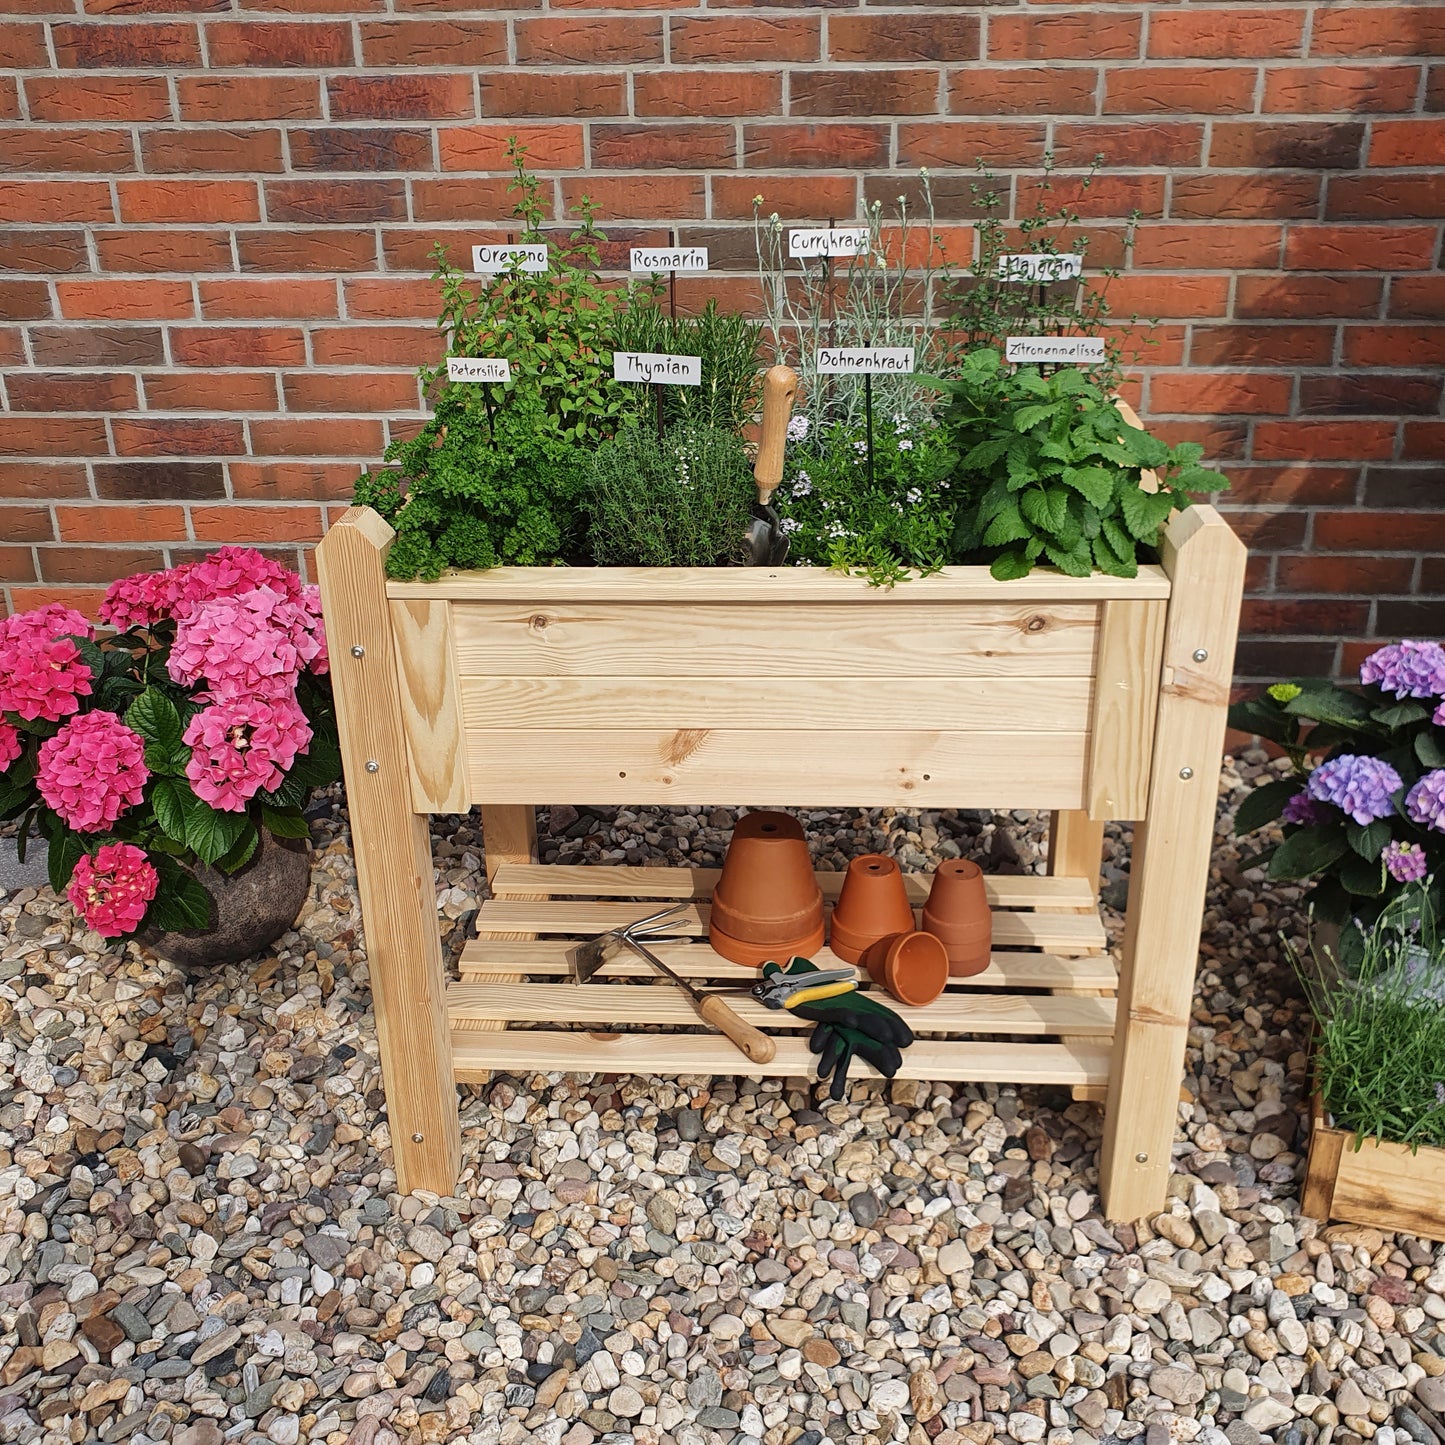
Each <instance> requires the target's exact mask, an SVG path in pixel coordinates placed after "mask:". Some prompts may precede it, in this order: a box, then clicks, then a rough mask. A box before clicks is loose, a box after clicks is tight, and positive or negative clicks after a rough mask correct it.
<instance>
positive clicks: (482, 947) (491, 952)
mask: <svg viewBox="0 0 1445 1445" xmlns="http://www.w3.org/2000/svg"><path fill="white" fill-rule="evenodd" d="M570 947H571V940H565V939H548V938H542V939H536V940H533V941H531V942H526V943H509V942H506V941H505V940H502V939H498V938H476V939H473V940H472V941H471V942H469V943H468V944H467V945H466V947H465V948H464V949H463V950H462V961H461V975H462V981H463V982H464V983H480V982H483V981H487V980H490V981H493V982H496V983H501V982H509V983H511V982H515V981H516V978H517V975H519V974H530V975H540V976H545V977H551V978H565V977H566V976H567V975H568V974H569V972H570V970H569V967H568V964H567V950H568V948H570ZM653 952H654V953H656V954H658V955H659V957H661V959H662V961H663V962H664V963H666V964H668V965H669V966H670V967H671V968H672V969H673V970H674V971H675V972H677V973H680V974H682V976H683V977H684V978H701V979H712V980H714V981H717V982H728V981H731V982H736V981H737V980H738V978H739V977H740V976H742V977H744V978H745V977H746V976H747V975H748V974H749V973H750V972H751V970H748V969H740V968H739V967H738V966H737V964H735V963H729V962H728V960H727V959H725V958H723V957H721V955H719V954H717V953H714V952H713V950H712V949H711V948H710V947H709V946H708V945H707V944H706V943H657V944H654V945H653ZM813 962H814V963H816V964H817V965H818V967H819V968H833V967H836V966H838V965H840V964H841V963H842V960H841V959H839V958H836V957H835V956H834V955H833V952H832V950H831V949H827V948H825V949H822V950H820V951H819V952H818V953H816V954H814V955H813ZM651 976H652V969H650V968H649V967H648V966H647V964H645V963H643V962H642V961H641V960H640V959H632V958H626V957H619V958H615V959H613V960H611V961H610V962H609V963H608V965H607V971H606V977H608V978H649V977H651ZM1117 983H1118V975H1117V974H1116V973H1115V971H1114V965H1113V962H1112V960H1111V959H1110V958H1109V956H1108V955H1107V954H1097V953H1094V954H1080V955H1077V956H1073V957H1065V956H1064V955H1062V954H1055V953H1011V952H1005V951H1000V952H997V953H995V954H993V956H992V957H991V959H990V961H989V966H988V967H987V968H986V969H984V971H983V972H982V973H977V974H974V975H973V977H972V978H955V979H951V980H950V981H949V987H950V988H959V989H984V988H1015V989H1016V988H1090V989H1099V990H1103V991H1112V990H1113V989H1114V987H1115V986H1116V984H1117Z"/></svg>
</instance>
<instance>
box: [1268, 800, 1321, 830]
mask: <svg viewBox="0 0 1445 1445" xmlns="http://www.w3.org/2000/svg"><path fill="white" fill-rule="evenodd" d="M1279 816H1280V819H1281V821H1283V822H1285V823H1301V824H1303V825H1304V826H1306V827H1308V826H1309V825H1310V824H1311V823H1323V822H1324V821H1325V819H1326V817H1328V816H1329V815H1328V814H1327V813H1326V812H1325V810H1324V809H1323V808H1322V807H1321V806H1320V805H1319V804H1318V803H1317V802H1316V801H1315V800H1314V799H1313V798H1312V797H1310V795H1309V794H1308V793H1307V792H1298V793H1296V794H1295V795H1294V797H1292V798H1291V799H1290V800H1289V801H1288V802H1287V803H1286V804H1285V805H1284V811H1283V812H1282V813H1281V814H1280V815H1279Z"/></svg>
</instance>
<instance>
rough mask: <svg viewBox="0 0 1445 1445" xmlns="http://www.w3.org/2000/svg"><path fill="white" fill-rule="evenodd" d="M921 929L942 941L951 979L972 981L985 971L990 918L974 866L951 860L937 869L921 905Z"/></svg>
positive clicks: (980, 873) (990, 938) (980, 874)
mask: <svg viewBox="0 0 1445 1445" xmlns="http://www.w3.org/2000/svg"><path fill="white" fill-rule="evenodd" d="M923 927H924V928H925V930H926V931H927V932H929V933H931V934H933V935H934V936H935V937H936V938H939V939H941V940H942V941H943V946H944V947H945V948H946V949H947V950H948V971H949V973H950V974H952V975H953V977H954V978H972V977H973V975H974V974H976V973H982V972H983V971H984V969H986V968H987V967H988V959H989V952H990V949H991V948H992V945H993V915H992V913H990V912H989V907H988V898H987V896H986V894H985V893H984V887H983V870H982V869H981V868H980V867H979V866H978V864H977V863H970V862H968V861H967V859H964V858H951V859H949V860H948V861H947V862H946V863H940V864H939V865H938V868H937V871H936V872H935V873H934V875H933V887H932V888H931V889H930V890H929V894H928V902H927V903H925V904H924V905H923Z"/></svg>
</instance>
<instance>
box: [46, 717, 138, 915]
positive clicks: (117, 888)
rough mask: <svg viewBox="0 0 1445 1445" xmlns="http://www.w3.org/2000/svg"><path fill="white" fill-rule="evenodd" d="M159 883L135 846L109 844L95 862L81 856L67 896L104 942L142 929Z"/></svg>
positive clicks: (84, 855)
mask: <svg viewBox="0 0 1445 1445" xmlns="http://www.w3.org/2000/svg"><path fill="white" fill-rule="evenodd" d="M94 715H95V714H92V716H94ZM158 882H159V879H158V878H157V875H156V870H155V869H154V868H153V867H152V866H151V865H150V863H149V862H148V861H147V859H146V855H145V853H144V852H143V851H142V850H141V849H139V848H137V847H136V846H135V845H134V844H133V843H105V844H102V845H101V846H100V847H99V848H97V849H96V852H95V857H94V859H92V858H91V857H90V855H89V854H88V853H86V854H82V855H81V858H80V861H79V862H78V863H77V864H76V865H75V872H74V873H73V874H72V875H71V879H70V887H69V888H67V889H66V890H65V896H66V897H67V898H68V899H70V901H71V902H72V903H73V904H74V905H75V907H76V908H77V909H78V910H79V912H80V916H81V917H82V918H83V919H85V921H86V923H87V925H88V926H89V927H91V928H93V929H94V930H95V931H96V932H97V933H99V934H100V935H101V936H102V937H103V938H119V937H120V936H121V935H122V934H125V933H132V932H134V931H135V930H136V929H137V928H139V927H140V924H141V920H142V919H143V918H144V917H145V912H146V909H147V907H149V905H150V901H151V899H152V898H154V897H155V896H156V885H157V883H158Z"/></svg>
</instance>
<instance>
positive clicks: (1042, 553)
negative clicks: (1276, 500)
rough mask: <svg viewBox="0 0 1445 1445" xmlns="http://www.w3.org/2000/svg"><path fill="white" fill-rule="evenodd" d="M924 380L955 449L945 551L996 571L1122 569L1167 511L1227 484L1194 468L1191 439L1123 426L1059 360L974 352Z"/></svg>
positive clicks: (1121, 572) (1109, 400)
mask: <svg viewBox="0 0 1445 1445" xmlns="http://www.w3.org/2000/svg"><path fill="white" fill-rule="evenodd" d="M933 384H934V385H935V386H937V387H938V388H939V389H940V390H941V391H942V392H944V393H945V405H944V406H943V408H942V410H941V413H940V424H941V425H942V426H943V427H944V428H946V430H947V433H948V437H949V440H950V442H951V443H952V446H953V448H954V451H955V453H956V456H957V461H956V466H955V473H954V478H953V487H954V490H955V491H956V492H957V493H958V494H959V510H958V514H957V520H956V524H955V529H954V537H953V553H954V557H955V560H959V561H980V560H984V561H987V562H988V563H989V569H990V571H991V572H992V573H993V575H994V576H995V577H997V578H999V579H1000V580H1007V579H1010V578H1014V577H1025V576H1027V575H1028V574H1029V572H1030V571H1031V570H1032V569H1033V567H1034V566H1035V565H1036V564H1051V565H1053V566H1055V567H1057V568H1058V569H1059V570H1060V571H1061V572H1065V573H1067V574H1068V575H1069V576H1071V577H1087V576H1088V575H1089V574H1090V573H1091V572H1092V571H1094V570H1095V569H1097V570H1099V571H1101V572H1107V573H1109V574H1110V575H1112V576H1115V577H1133V576H1134V575H1135V574H1136V572H1137V571H1138V565H1139V552H1140V549H1141V548H1144V549H1147V550H1149V551H1153V550H1154V549H1157V547H1158V545H1159V532H1160V529H1161V528H1162V527H1163V525H1164V523H1165V522H1166V521H1167V520H1168V518H1169V514H1170V513H1171V512H1172V511H1174V510H1175V509H1176V508H1184V507H1187V506H1189V505H1190V503H1191V501H1192V500H1193V497H1192V495H1191V494H1193V493H1202V492H1217V491H1221V490H1223V489H1224V488H1225V487H1227V486H1228V485H1229V484H1228V482H1227V481H1226V480H1225V479H1224V478H1223V477H1222V476H1220V475H1219V474H1218V473H1217V472H1213V471H1211V470H1209V468H1207V467H1204V466H1201V465H1200V457H1201V456H1202V455H1203V451H1204V449H1203V448H1202V447H1200V446H1199V445H1197V444H1196V443H1194V442H1183V443H1181V444H1180V445H1178V446H1175V447H1171V446H1169V445H1167V444H1166V443H1165V442H1163V441H1161V440H1160V439H1159V438H1158V437H1154V436H1151V435H1150V434H1149V433H1148V432H1145V431H1141V430H1140V429H1139V428H1138V427H1136V426H1131V425H1130V424H1129V423H1128V422H1127V421H1125V419H1124V417H1123V414H1122V413H1121V412H1120V410H1119V407H1118V404H1117V402H1116V400H1115V399H1114V398H1113V397H1112V396H1110V395H1109V394H1108V393H1107V392H1105V391H1104V390H1103V389H1102V388H1101V387H1099V386H1098V385H1096V384H1095V383H1094V382H1092V381H1091V380H1089V378H1088V377H1087V376H1086V375H1084V374H1083V373H1082V372H1080V371H1077V370H1075V369H1073V368H1071V367H1061V368H1059V369H1058V370H1056V371H1054V372H1053V373H1052V375H1048V376H1046V375H1044V374H1043V373H1042V372H1041V371H1040V369H1039V368H1038V367H1037V366H1020V367H1018V368H1016V369H1015V368H1013V367H1010V366H1008V365H1006V364H1005V363H1004V361H1003V360H1002V359H1001V357H1000V356H999V354H998V352H996V351H993V350H987V349H985V350H981V351H974V352H971V353H969V354H968V355H967V356H966V357H965V358H964V359H963V363H962V365H961V367H960V372H959V375H958V377H957V378H954V379H949V380H941V379H935V380H934V382H933ZM1146 473H1152V485H1146V476H1145V474H1146Z"/></svg>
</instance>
